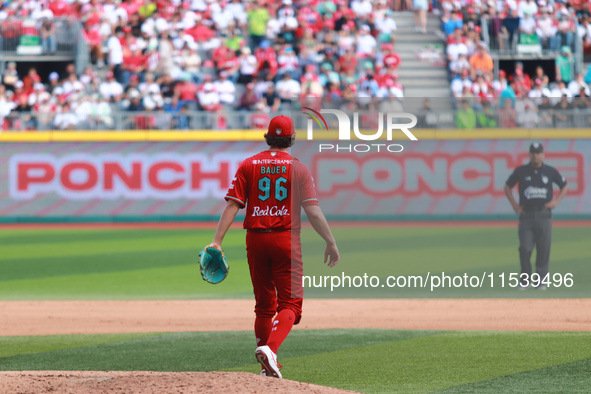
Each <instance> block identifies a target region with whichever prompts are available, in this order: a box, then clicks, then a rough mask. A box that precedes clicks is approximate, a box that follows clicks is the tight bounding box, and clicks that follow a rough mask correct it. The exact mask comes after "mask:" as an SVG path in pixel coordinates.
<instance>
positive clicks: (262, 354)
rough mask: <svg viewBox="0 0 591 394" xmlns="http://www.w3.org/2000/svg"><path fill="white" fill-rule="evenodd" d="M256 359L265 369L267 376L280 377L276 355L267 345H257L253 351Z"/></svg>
mask: <svg viewBox="0 0 591 394" xmlns="http://www.w3.org/2000/svg"><path fill="white" fill-rule="evenodd" d="M254 355H255V357H256V358H257V361H258V362H259V363H261V365H262V366H263V368H264V369H265V371H266V375H267V376H271V377H274V378H279V379H282V377H281V371H280V370H279V369H280V366H279V363H278V362H277V355H276V354H275V353H273V351H272V350H271V349H270V348H269V346H259V347H257V350H256V351H255V352H254Z"/></svg>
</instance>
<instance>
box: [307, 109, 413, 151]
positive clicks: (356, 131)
mask: <svg viewBox="0 0 591 394" xmlns="http://www.w3.org/2000/svg"><path fill="white" fill-rule="evenodd" d="M302 108H303V109H304V110H305V111H307V112H304V111H302V112H303V113H304V114H306V115H308V116H310V117H311V119H308V122H307V138H308V140H313V139H314V122H313V120H314V121H316V123H317V124H318V126H320V129H321V130H328V124H327V122H326V119H325V118H324V116H323V114H329V115H334V116H336V118H337V122H338V139H339V141H351V140H353V139H356V140H361V141H376V140H379V139H383V135H384V131H385V133H386V140H388V141H392V139H393V135H394V131H395V130H396V131H398V130H400V131H402V132H403V133H404V134H405V135H406V137H407V138H408V139H409V140H411V141H418V139H417V137H415V135H414V134H413V133H412V132H411V131H410V129H411V128H413V127H414V126H416V124H417V117H416V116H414V115H413V114H411V113H407V112H394V113H390V112H388V113H386V114H384V113H383V112H379V113H378V114H377V128H378V130H377V131H376V132H375V133H373V134H365V133H362V132H361V131H360V114H359V112H354V113H353V122H351V118H350V117H349V114H347V113H346V112H344V111H341V110H337V109H321V110H320V112H318V111H316V110H314V109H312V108H309V107H302ZM362 116H368V115H367V114H363V115H362ZM372 116H373V117H375V115H373V114H372ZM403 119H408V120H410V122H406V123H400V120H403ZM384 120H385V123H386V125H385V127H384ZM351 130H352V131H353V133H351ZM352 134H353V135H352ZM403 150H404V147H403V146H402V145H400V144H384V143H381V144H380V143H372V144H349V145H343V144H330V143H323V144H320V145H319V152H323V151H332V152H343V151H344V152H349V153H351V152H358V153H363V152H370V151H372V152H380V151H384V152H385V151H387V152H391V153H399V152H402V151H403Z"/></svg>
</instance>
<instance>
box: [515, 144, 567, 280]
mask: <svg viewBox="0 0 591 394" xmlns="http://www.w3.org/2000/svg"><path fill="white" fill-rule="evenodd" d="M529 160H530V162H529V164H526V165H523V166H519V167H517V168H516V169H515V171H513V173H512V174H511V176H510V177H509V179H507V183H506V184H505V194H506V195H507V198H508V199H509V202H510V203H511V205H512V206H513V209H514V210H515V212H516V213H517V214H518V215H519V259H520V261H521V273H522V274H527V275H528V277H530V275H531V273H532V272H531V262H530V258H531V254H532V252H533V250H534V245H535V247H536V272H537V273H538V274H539V275H540V281H542V280H544V278H545V276H546V274H548V266H549V261H550V243H551V238H552V209H553V208H556V206H557V205H558V203H559V202H560V200H562V198H563V197H564V196H565V194H566V191H567V190H568V185H567V184H566V180H565V179H564V177H563V176H562V175H560V173H558V171H557V170H556V169H555V168H554V167H551V166H549V165H547V164H544V162H543V161H544V147H543V146H542V144H539V143H533V144H531V145H530V147H529ZM516 183H519V204H518V203H517V202H516V201H515V198H514V197H513V192H512V191H511V189H512V188H513V186H515V184H516ZM554 183H555V184H557V185H558V187H559V188H560V193H558V196H556V198H553V194H552V184H554ZM522 279H523V278H522ZM528 286H529V282H527V283H524V281H523V280H522V283H521V286H520V288H522V289H523V288H527V287H528ZM537 288H538V289H540V290H546V286H545V285H543V284H542V283H540V285H539V286H538V287H537Z"/></svg>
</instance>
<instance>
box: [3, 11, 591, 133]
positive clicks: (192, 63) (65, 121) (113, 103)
mask: <svg viewBox="0 0 591 394" xmlns="http://www.w3.org/2000/svg"><path fill="white" fill-rule="evenodd" d="M574 1H577V0H574ZM415 3H416V4H415ZM426 7H427V2H425V1H424V0H418V1H416V2H413V3H412V4H411V2H410V1H407V0H405V1H404V2H401V1H399V0H397V1H392V0H352V1H348V0H325V1H322V0H296V1H295V3H294V0H281V1H271V0H267V1H246V0H224V1H214V0H155V1H152V0H8V1H5V2H3V3H1V4H0V26H1V27H0V29H1V30H0V37H1V39H0V50H1V49H2V46H3V45H4V46H5V47H6V45H7V43H8V42H10V38H13V37H14V35H15V34H18V32H19V31H23V30H26V29H28V30H29V33H30V34H38V35H39V37H40V42H41V46H42V48H43V52H44V53H53V52H55V50H56V43H55V34H56V32H55V25H54V22H55V21H57V20H58V19H59V18H61V19H62V20H63V19H64V18H65V19H66V20H79V21H81V23H82V25H83V34H84V38H85V40H86V41H87V43H88V47H89V51H90V61H91V64H90V65H89V66H88V67H87V68H86V70H85V71H84V72H83V73H81V74H77V73H76V70H75V68H74V65H73V64H71V65H69V66H68V67H67V69H66V70H65V72H63V71H60V73H58V72H57V71H54V72H51V73H50V74H49V76H48V78H47V80H42V79H41V77H40V76H39V74H38V73H37V70H36V69H35V68H31V69H29V70H28V71H27V72H26V74H25V75H19V73H18V71H17V67H16V64H15V63H9V64H8V67H7V68H6V71H5V72H4V74H3V75H2V85H1V86H0V122H1V123H0V126H1V127H2V128H3V129H11V128H20V129H49V128H57V129H95V128H106V129H109V128H113V127H114V125H115V123H116V121H119V123H121V122H123V123H124V125H125V128H161V129H169V128H176V129H189V128H193V127H194V126H195V124H194V123H196V122H195V117H194V116H192V115H191V114H194V113H195V110H200V111H204V112H206V113H210V114H215V115H216V117H215V118H216V119H217V121H216V122H217V123H216V124H209V125H207V126H208V127H213V128H222V129H223V128H226V127H227V124H228V123H227V122H228V121H229V119H227V118H226V115H225V114H227V113H228V111H255V112H256V113H258V114H261V115H260V116H259V117H252V119H254V121H256V122H260V123H264V122H265V121H266V120H267V118H268V116H269V115H268V114H269V113H271V112H277V111H280V110H286V108H287V105H288V103H289V99H290V98H292V97H298V96H299V97H322V98H324V99H325V100H330V99H332V98H342V97H345V98H350V97H360V98H366V99H367V98H371V97H378V98H385V97H395V98H402V97H404V87H403V86H402V84H401V83H400V80H399V77H398V73H397V68H398V66H399V64H400V56H399V55H398V54H397V53H396V50H395V48H396V47H395V44H396V22H395V20H394V15H393V10H394V9H410V8H413V9H415V11H416V10H419V11H420V12H422V11H424V10H425V8H426ZM431 8H432V10H433V11H434V12H439V13H440V14H441V29H442V31H443V33H444V34H445V36H446V39H447V48H446V53H447V57H448V62H449V69H450V75H451V79H452V82H451V90H452V94H453V96H454V97H456V98H464V99H468V100H470V99H471V98H478V100H472V101H471V103H472V104H468V107H470V108H472V109H476V110H477V111H480V112H484V111H485V110H487V109H486V108H485V106H489V107H490V106H492V104H493V101H492V100H488V101H487V99H493V98H496V97H501V98H504V97H509V98H510V99H511V100H510V102H511V103H513V102H514V99H515V98H519V97H531V98H532V100H531V104H528V105H529V106H530V107H531V108H532V109H533V110H535V108H536V107H537V106H538V105H542V99H543V96H548V97H549V98H550V102H551V103H552V104H553V105H560V103H561V102H562V97H563V96H564V95H566V97H567V101H568V103H569V105H570V100H569V99H570V98H571V97H577V96H581V95H582V94H583V93H584V95H585V97H588V96H589V86H588V85H587V83H589V82H590V81H589V78H591V73H589V75H587V76H582V75H577V76H576V78H573V77H572V74H573V60H572V46H573V42H574V40H573V37H574V34H579V35H580V36H581V37H583V41H584V42H585V43H587V44H589V45H588V46H589V47H590V48H591V25H590V24H589V11H588V10H589V5H588V3H587V2H579V3H577V4H576V5H572V6H569V5H568V4H564V3H560V2H559V1H556V2H554V3H552V4H546V3H545V0H538V1H537V3H536V2H535V1H534V0H521V1H519V2H516V1H515V0H496V1H494V0H491V1H489V2H488V3H486V2H484V1H483V0H457V1H456V0H453V1H451V0H445V1H442V2H439V1H437V0H434V1H433V4H432V5H431ZM420 12H419V13H418V14H417V23H418V24H419V23H420V24H421V26H419V25H417V28H418V30H422V31H425V25H424V22H423V21H422V16H421V13H420ZM567 13H568V15H569V16H571V15H572V16H576V17H578V18H580V21H581V25H580V26H578V30H574V25H573V24H572V20H571V19H568V21H569V23H568V26H567V23H563V19H564V16H566V15H567ZM481 15H486V16H487V18H488V19H487V20H488V21H489V23H490V26H489V31H490V32H491V36H492V39H491V46H492V47H493V48H500V49H503V46H506V45H511V43H513V42H514V40H515V39H514V38H513V37H517V36H519V35H526V34H527V35H528V36H532V35H536V37H538V39H539V40H540V42H541V43H543V45H544V46H545V47H547V48H549V49H556V48H559V47H560V48H562V50H561V54H560V56H558V57H557V60H556V74H557V78H556V81H550V80H549V79H548V76H547V75H546V72H545V70H543V69H541V68H538V70H537V72H536V75H531V76H530V75H528V74H526V73H525V72H524V70H523V66H522V65H520V64H519V63H518V64H517V66H516V68H515V70H512V71H511V72H510V73H509V74H510V75H509V76H507V73H506V72H504V71H502V72H501V73H500V74H499V78H498V79H494V77H493V65H492V59H491V57H490V55H489V53H488V51H489V47H488V46H487V45H486V43H484V42H483V41H482V39H483V37H482V28H481V26H480V24H481V18H480V17H481ZM549 15H550V16H549ZM532 16H535V18H534V19H533V22H532V19H531V18H532ZM548 18H549V19H548ZM24 19H29V20H34V21H36V24H30V23H29V24H27V25H26V26H24V25H23V22H22V21H23V20H24ZM515 20H517V22H515ZM548 20H549V21H550V22H548ZM550 25H551V27H550ZM31 30H32V32H31ZM550 31H551V32H552V34H553V35H551V36H550V35H548V34H549V32H550ZM534 33H535V34H534ZM547 33H548V34H547ZM530 39H533V38H531V37H530ZM507 43H509V44H507ZM587 44H586V45H587ZM4 49H6V48H4ZM47 64H51V63H46V65H47ZM585 80H586V82H585ZM468 100H463V102H462V103H458V105H457V107H458V111H459V112H458V114H459V115H461V111H462V110H463V108H464V104H463V103H465V102H468ZM520 101H522V102H526V101H527V100H526V101H523V100H520ZM363 102H366V101H363V100H361V101H360V103H363ZM501 103H502V105H504V103H503V102H502V100H501ZM524 108H525V104H524ZM490 110H491V111H492V109H490ZM134 112H135V113H138V115H137V116H134V115H133V113H134ZM130 114H131V115H130ZM457 118H458V119H460V118H461V116H457ZM23 122H24V124H23ZM460 123H461V122H460V121H458V126H460ZM255 126H256V125H255ZM462 127H463V126H462Z"/></svg>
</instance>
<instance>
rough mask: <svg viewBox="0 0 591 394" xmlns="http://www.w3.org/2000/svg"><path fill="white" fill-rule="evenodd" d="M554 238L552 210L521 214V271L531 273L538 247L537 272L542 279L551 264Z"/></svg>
mask: <svg viewBox="0 0 591 394" xmlns="http://www.w3.org/2000/svg"><path fill="white" fill-rule="evenodd" d="M551 240H552V211H551V210H550V209H547V208H544V209H541V210H539V211H526V212H523V213H522V214H521V215H520V216H519V259H520V261H521V273H522V274H528V275H531V273H532V272H531V262H530V258H531V254H532V252H533V250H534V246H535V247H536V272H537V273H538V274H539V275H540V280H542V279H543V278H544V277H545V276H546V274H547V273H548V266H549V264H550V243H551Z"/></svg>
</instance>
